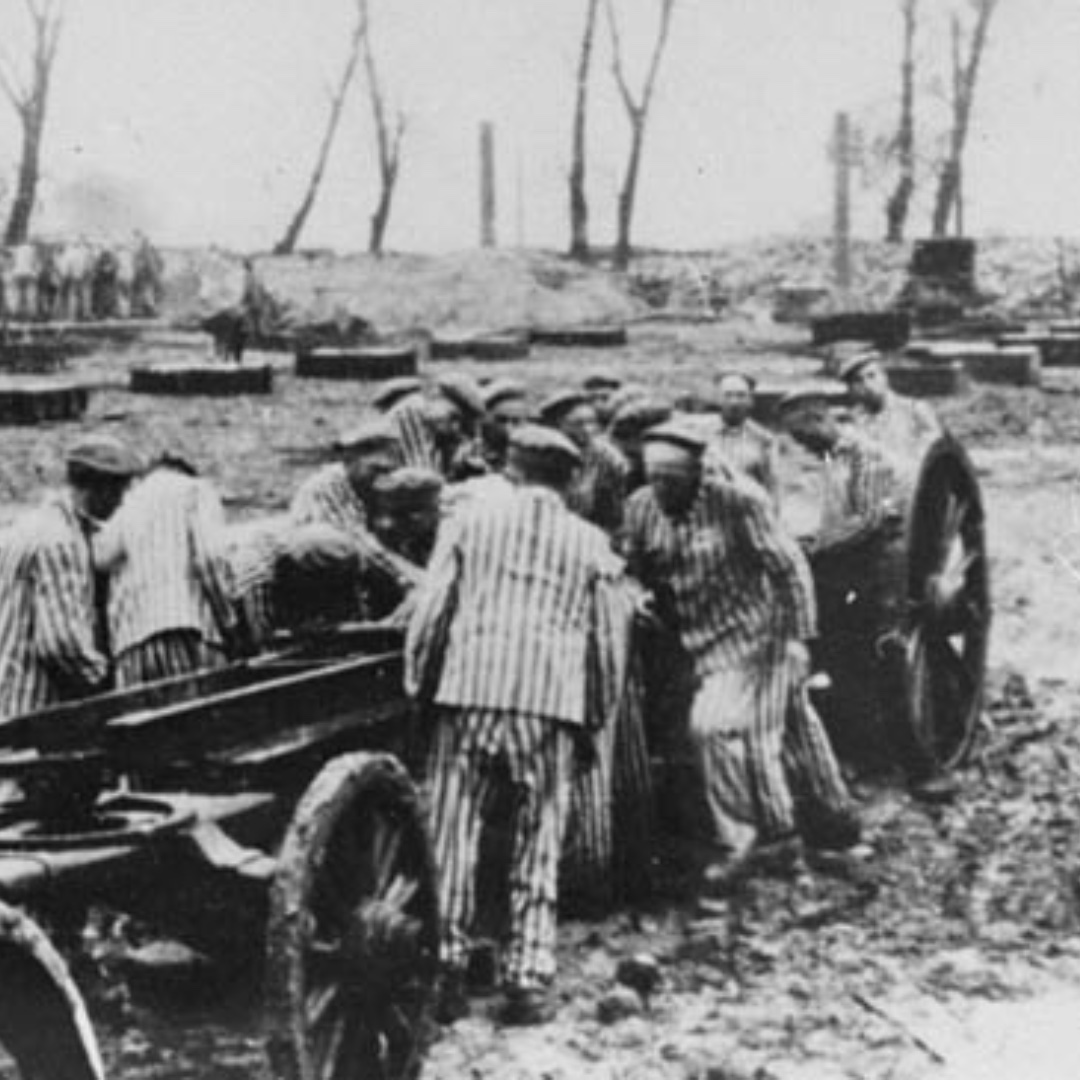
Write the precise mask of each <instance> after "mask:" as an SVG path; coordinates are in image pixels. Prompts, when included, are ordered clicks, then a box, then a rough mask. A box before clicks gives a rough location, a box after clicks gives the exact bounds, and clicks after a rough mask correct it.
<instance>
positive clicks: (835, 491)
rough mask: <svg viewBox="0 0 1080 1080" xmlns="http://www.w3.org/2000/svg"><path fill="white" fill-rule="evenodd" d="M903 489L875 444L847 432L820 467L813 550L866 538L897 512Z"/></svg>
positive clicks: (894, 466) (888, 459)
mask: <svg viewBox="0 0 1080 1080" xmlns="http://www.w3.org/2000/svg"><path fill="white" fill-rule="evenodd" d="M905 491H906V486H905V484H904V483H903V480H902V478H901V476H900V469H899V467H898V465H897V464H896V462H895V461H894V460H893V459H892V458H891V457H889V456H888V455H887V454H886V453H885V451H884V450H883V449H882V448H881V447H880V446H878V445H877V444H876V443H874V442H871V441H870V440H869V439H867V438H866V437H864V436H863V435H860V434H859V433H858V432H857V431H854V430H852V431H847V432H845V434H844V435H843V436H842V437H841V439H840V441H839V442H838V443H837V445H836V448H835V449H834V450H833V452H832V453H830V454H828V455H827V456H826V457H825V459H824V463H823V467H822V505H821V527H820V531H819V535H818V546H819V547H822V546H829V545H833V544H836V543H840V542H843V541H845V540H849V539H851V538H852V537H854V536H858V535H863V534H864V533H869V532H871V531H872V530H874V529H876V528H878V527H879V526H880V525H881V524H882V523H883V522H884V520H885V518H886V516H887V515H888V514H890V513H892V512H899V511H900V510H901V509H902V505H903V502H904V498H905Z"/></svg>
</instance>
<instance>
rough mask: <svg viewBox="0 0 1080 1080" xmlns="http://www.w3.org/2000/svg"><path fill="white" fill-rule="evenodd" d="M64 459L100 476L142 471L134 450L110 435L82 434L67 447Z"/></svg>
mask: <svg viewBox="0 0 1080 1080" xmlns="http://www.w3.org/2000/svg"><path fill="white" fill-rule="evenodd" d="M66 460H67V463H68V465H79V466H81V467H82V468H84V469H87V470H89V471H90V472H95V473H99V474H100V475H101V476H117V477H130V476H135V475H136V474H138V473H140V472H141V471H142V462H140V461H139V459H138V457H137V456H136V454H135V451H134V450H132V449H131V448H130V447H129V446H127V445H126V444H125V443H123V442H121V441H120V440H119V439H117V438H114V437H113V436H112V435H86V436H84V437H83V438H81V439H79V440H77V441H76V442H74V443H72V445H71V446H70V447H68V451H67V455H66Z"/></svg>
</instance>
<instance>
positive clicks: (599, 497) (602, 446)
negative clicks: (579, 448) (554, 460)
mask: <svg viewBox="0 0 1080 1080" xmlns="http://www.w3.org/2000/svg"><path fill="white" fill-rule="evenodd" d="M629 473H630V466H629V464H628V463H627V461H626V458H624V457H623V455H622V452H621V451H620V450H619V449H618V448H617V447H616V446H614V445H613V444H612V443H611V442H609V441H608V440H607V439H606V438H604V437H603V436H599V437H598V438H595V439H593V441H592V442H591V443H590V444H589V446H588V447H587V448H586V449H585V451H584V452H583V453H582V462H581V467H580V468H579V469H578V473H577V477H576V479H575V480H574V483H573V485H572V486H571V488H570V491H569V492H568V494H567V498H566V505H567V506H569V507H570V509H571V510H573V511H574V513H576V514H580V515H581V516H582V517H583V518H584V519H585V520H586V521H591V522H592V523H593V524H594V525H597V526H599V527H600V528H601V529H603V530H604V532H606V533H608V535H610V536H613V535H614V534H615V533H617V532H618V531H619V529H620V528H621V527H622V516H623V503H624V502H625V501H626V484H627V478H628V476H629Z"/></svg>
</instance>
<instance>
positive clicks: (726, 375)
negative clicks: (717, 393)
mask: <svg viewBox="0 0 1080 1080" xmlns="http://www.w3.org/2000/svg"><path fill="white" fill-rule="evenodd" d="M727 379H742V381H743V382H744V383H746V385H747V386H748V387H749V389H750V393H751V394H752V393H754V391H755V390H757V379H755V378H754V376H753V375H749V374H747V373H746V372H745V371H722V372H720V374H719V375H718V376H717V377H716V385H717V386H719V385H720V384H721V383H723V382H724V381H725V380H727Z"/></svg>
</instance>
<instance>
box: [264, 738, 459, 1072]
mask: <svg viewBox="0 0 1080 1080" xmlns="http://www.w3.org/2000/svg"><path fill="white" fill-rule="evenodd" d="M437 941H438V924H437V910H436V893H435V876H434V870H433V864H432V857H431V849H430V846H429V843H428V839H427V831H426V829H425V827H424V823H423V819H422V817H421V813H420V807H419V800H418V797H417V794H416V790H415V788H414V787H413V785H412V782H411V781H410V779H409V776H408V774H407V773H406V772H405V770H404V769H403V768H402V766H401V765H400V764H399V763H398V762H397V760H396V759H395V758H393V757H391V756H389V755H385V754H366V753H358V754H349V755H346V756H344V757H341V758H338V759H336V760H334V761H332V762H331V763H330V764H329V765H327V766H326V768H325V769H323V771H322V772H321V773H320V774H319V776H318V777H316V779H315V780H314V782H313V783H312V785H311V786H310V787H309V788H308V790H307V793H306V794H305V795H304V797H303V799H302V800H301V802H300V804H299V806H298V807H297V810H296V814H295V816H294V817H293V820H292V823H291V825H290V826H289V828H288V831H287V833H286V835H285V840H284V843H283V844H282V848H281V854H280V858H279V867H278V872H277V876H276V877H275V880H274V885H273V888H272V890H271V897H270V915H269V930H268V938H267V960H268V968H267V995H268V1009H267V1018H268V1024H269V1029H268V1033H267V1050H268V1054H269V1057H270V1064H271V1068H272V1069H273V1071H274V1074H275V1075H276V1076H278V1077H282V1078H285V1080H344V1078H346V1077H350V1078H353V1077H354V1078H358V1080H359V1078H364V1080H368V1078H376V1077H377V1078H386V1080H397V1078H412V1077H415V1076H417V1075H418V1074H419V1072H420V1069H421V1066H422V1064H423V1058H424V1054H425V1051H426V1049H427V1043H428V1040H429V1038H430V1033H431V1030H432V1018H431V1009H432V1004H433V999H434V983H435V966H436V960H437Z"/></svg>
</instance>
